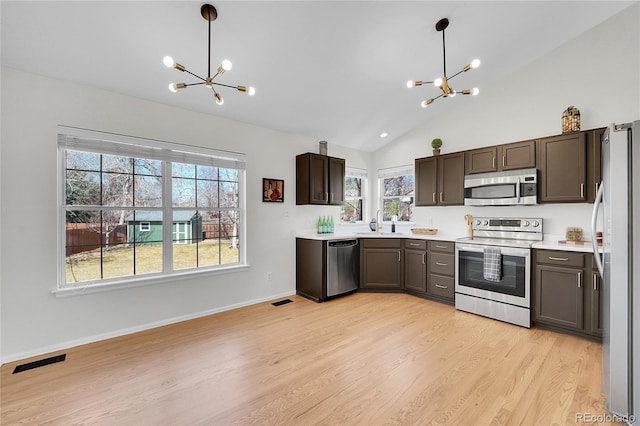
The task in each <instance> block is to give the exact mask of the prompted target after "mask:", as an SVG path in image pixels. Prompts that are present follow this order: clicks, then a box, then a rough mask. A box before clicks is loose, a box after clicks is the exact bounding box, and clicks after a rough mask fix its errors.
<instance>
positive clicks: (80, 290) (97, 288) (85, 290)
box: [51, 264, 250, 297]
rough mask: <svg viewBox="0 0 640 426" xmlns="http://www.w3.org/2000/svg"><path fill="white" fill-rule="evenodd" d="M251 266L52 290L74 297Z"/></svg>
mask: <svg viewBox="0 0 640 426" xmlns="http://www.w3.org/2000/svg"><path fill="white" fill-rule="evenodd" d="M249 268H250V266H249V264H244V265H233V266H228V267H223V268H216V269H207V270H196V271H186V272H175V273H172V274H171V275H149V276H144V277H140V278H135V279H127V280H117V281H110V282H108V283H99V284H91V285H76V286H73V287H65V288H58V289H55V290H52V291H51V293H53V294H54V295H55V296H56V297H73V296H81V295H85V294H94V293H102V292H105V291H114V290H123V289H127V288H133V287H145V286H148V285H156V284H163V283H166V282H170V281H180V280H186V279H192V278H198V277H206V276H215V275H224V274H231V273H235V272H244V271H248V270H249Z"/></svg>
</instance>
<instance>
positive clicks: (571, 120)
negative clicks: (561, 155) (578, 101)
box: [562, 106, 580, 133]
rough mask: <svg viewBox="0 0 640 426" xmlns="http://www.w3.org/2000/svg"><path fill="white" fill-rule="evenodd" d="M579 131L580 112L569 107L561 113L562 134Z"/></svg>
mask: <svg viewBox="0 0 640 426" xmlns="http://www.w3.org/2000/svg"><path fill="white" fill-rule="evenodd" d="M579 130H580V110H579V109H578V108H576V107H574V106H570V107H568V108H567V109H565V110H564V111H563V112H562V133H568V132H577V131H579Z"/></svg>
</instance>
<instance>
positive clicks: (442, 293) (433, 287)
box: [427, 241, 455, 304]
mask: <svg viewBox="0 0 640 426" xmlns="http://www.w3.org/2000/svg"><path fill="white" fill-rule="evenodd" d="M454 252H455V243H454V242H452V241H429V262H428V263H429V267H428V278H427V295H428V296H431V297H433V298H434V299H437V300H440V301H442V302H446V303H449V304H453V302H454V296H455V288H454V284H455V254H454Z"/></svg>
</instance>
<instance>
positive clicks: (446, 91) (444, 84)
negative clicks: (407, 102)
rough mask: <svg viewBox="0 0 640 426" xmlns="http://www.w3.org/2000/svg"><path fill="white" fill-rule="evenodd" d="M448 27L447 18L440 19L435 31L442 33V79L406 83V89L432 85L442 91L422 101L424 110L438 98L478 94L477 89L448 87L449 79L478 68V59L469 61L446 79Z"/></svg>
mask: <svg viewBox="0 0 640 426" xmlns="http://www.w3.org/2000/svg"><path fill="white" fill-rule="evenodd" d="M448 26H449V20H448V19H447V18H442V19H441V20H439V21H438V22H437V23H436V30H437V31H442V63H443V73H442V78H436V79H435V80H433V81H421V80H409V81H407V87H408V88H412V87H415V86H422V85H423V84H428V83H433V85H434V86H436V87H438V88H440V90H442V93H441V94H439V95H438V96H436V97H435V98H429V99H426V100H424V101H422V103H421V104H420V105H421V106H422V108H426V107H427V106H429V105H431V104H432V103H433V101H435V100H436V99H438V98H446V97H450V98H452V97H454V96H455V95H456V93H461V94H463V95H473V96H475V95H477V94H478V92H479V90H478V88H477V87H474V88H473V89H464V90H460V91H456V90H454V89H453V88H452V87H451V86H450V85H449V81H450V80H451V79H453V78H454V77H456V76H457V75H459V74H462V73H463V72H467V71H469V70H470V69H473V68H477V67H479V66H480V59H474V60H473V61H471V63H470V64H469V65H467V66H465V67H464V68H463V69H461V70H460V71H458V72H457V73H455V74H454V75H452V76H451V77H447V57H446V51H445V43H444V30H445V29H446V28H447V27H448Z"/></svg>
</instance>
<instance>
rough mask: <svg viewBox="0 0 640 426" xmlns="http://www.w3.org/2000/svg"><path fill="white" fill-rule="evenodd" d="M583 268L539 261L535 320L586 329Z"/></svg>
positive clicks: (580, 329) (536, 281)
mask: <svg viewBox="0 0 640 426" xmlns="http://www.w3.org/2000/svg"><path fill="white" fill-rule="evenodd" d="M583 271H584V270H583V269H577V268H563V267H559V266H549V265H540V264H538V265H536V273H535V276H536V278H535V307H534V316H535V320H536V321H540V322H544V323H547V324H552V325H558V326H561V327H565V328H570V329H574V330H579V331H582V330H583V318H584V312H583V309H584V299H583V297H584V291H583V290H584V273H583Z"/></svg>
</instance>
